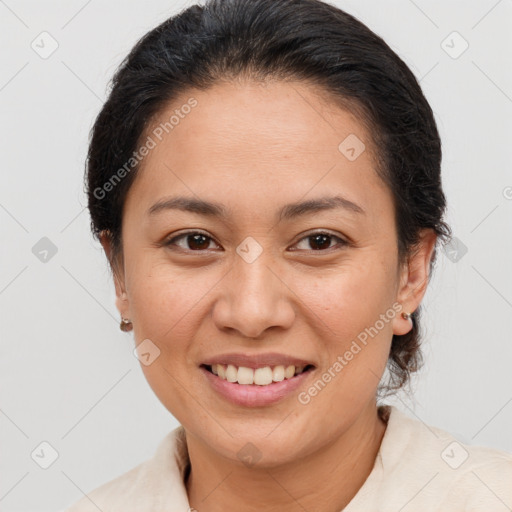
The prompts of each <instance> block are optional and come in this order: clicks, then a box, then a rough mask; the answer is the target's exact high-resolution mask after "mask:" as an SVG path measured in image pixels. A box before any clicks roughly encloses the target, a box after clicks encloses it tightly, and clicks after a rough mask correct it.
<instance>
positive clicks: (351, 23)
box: [85, 0, 451, 391]
mask: <svg viewBox="0 0 512 512" xmlns="http://www.w3.org/2000/svg"><path fill="white" fill-rule="evenodd" d="M238 78H248V79H251V80H265V79H274V80H301V81H303V82H305V83H310V84H316V85H318V86H321V88H322V91H324V92H325V93H326V94H327V95H328V96H329V97H330V98H331V99H332V101H333V102H337V104H338V105H340V107H342V108H345V109H349V110H351V111H352V112H354V113H356V114H357V116H358V118H359V120H360V121H361V122H363V123H364V124H365V126H368V127H369V128H370V131H369V133H370V134H371V136H372V139H373V140H372V143H373V147H375V148H376V154H377V155H378V159H377V160H376V161H377V162H378V165H376V167H377V168H376V172H377V173H378V175H379V176H380V177H381V178H382V179H383V181H384V182H385V183H386V184H387V186H388V187H389V189H390V190H391V192H392V195H393V199H394V206H395V219H396V228H397V244H398V246H397V250H398V255H399V261H400V262H401V263H403V262H404V261H406V260H407V257H408V256H409V255H410V254H411V251H412V250H414V248H415V247H416V245H417V243H418V241H419V235H420V230H421V229H422V228H432V229H433V230H434V231H435V232H436V234H437V235H438V242H439V240H441V239H446V238H449V237H450V235H451V230H450V228H449V226H448V225H447V224H446V223H445V222H444V221H443V215H444V210H445V207H446V205H445V196H444V194H443V190H442V186H441V174H440V171H441V141H440V138H439V134H438V131H437V127H436V123H435V120H434V116H433V112H432V109H431V107H430V105H429V104H428V102H427V100H426V99H425V97H424V95H423V93H422V90H421V88H420V85H419V83H418V81H417V80H416V78H415V77H414V75H413V73H412V72H411V71H410V69H409V68H408V67H407V65H406V64H405V63H404V62H403V61H402V60H401V59H400V58H399V57H398V56H397V55H396V53H394V52H393V51H392V50H391V48H390V47H389V46H388V45H387V44H386V43H385V42H384V41H383V40H382V38H380V37H379V36H377V35H376V34H375V33H374V32H372V31H371V30H370V29H369V28H368V27H366V26H365V25H364V24H363V23H361V22H360V21H358V20H357V19H356V18H354V17H353V16H351V15H349V14H347V13H345V12H343V11H342V10H340V9H338V8H337V7H334V6H332V5H330V4H327V3H325V2H322V1H320V0H209V1H207V2H206V3H205V5H204V6H199V5H194V6H191V7H189V8H187V9H185V10H183V11H182V12H180V13H179V14H177V15H175V16H173V17H171V18H169V19H168V20H166V21H165V22H163V23H162V24H160V25H159V26H157V27H156V28H154V29H153V30H151V31H150V32H148V33H147V34H146V35H144V37H142V39H140V40H139V41H138V42H137V44H136V45H135V46H134V47H133V49H132V50H131V52H130V53H129V55H128V56H127V57H126V58H125V59H124V61H123V62H122V63H121V65H120V67H119V68H118V70H117V71H116V73H115V75H114V77H113V79H112V87H111V91H110V94H109V97H108V100H107V101H106V103H105V105H104V106H103V108H102V110H101V112H100V113H99V115H98V117H97V119H96V121H95V124H94V126H93V128H92V131H91V139H90V146H89V152H88V157H87V165H86V176H85V178H86V189H87V194H88V207H89V211H90V214H91V219H92V220H91V228H92V232H93V234H94V236H95V237H96V238H99V236H100V234H101V233H102V232H104V233H106V234H107V235H108V236H109V237H110V239H111V244H112V249H113V257H111V260H110V263H111V264H113V262H114V261H117V260H118V258H120V259H122V237H121V220H122V213H123V205H124V202H125V197H126V194H127V192H128V190H129V188H130V186H131V184H132V183H133V180H134V177H135V175H136V172H137V169H138V168H139V167H140V165H139V164H138V162H136V159H134V152H135V151H136V150H137V148H138V147H139V146H140V144H141V142H142V140H143V137H144V136H145V133H146V130H147V129H148V127H149V126H150V125H151V121H152V120H153V119H154V118H155V116H156V115H157V114H158V113H159V112H161V111H162V109H163V108H164V107H166V106H167V105H168V104H169V102H171V101H173V99H174V98H176V96H177V95H178V94H180V93H182V92H183V91H186V90H187V89H189V88H192V87H193V88H198V89H200V90H205V89H208V88H210V87H212V86H213V85H214V84H215V83H216V82H217V83H218V82H219V81H221V80H222V81H224V80H235V79H238ZM127 162H131V163H130V165H129V166H128V167H127ZM121 169H124V172H120V171H121ZM106 184H110V185H109V186H106ZM435 256H436V251H434V254H433V259H432V261H431V265H430V270H431V271H432V269H433V264H434V260H435ZM419 317H420V308H418V309H417V310H416V311H415V312H414V313H413V315H412V319H413V328H412V330H411V331H410V332H409V333H407V334H405V335H403V336H398V335H394V336H393V340H392V346H391V351H390V354H389V360H388V369H389V370H390V377H389V382H388V383H387V384H386V385H385V386H382V387H381V388H380V391H382V390H386V391H392V390H394V389H398V388H400V387H401V386H403V384H405V383H406V382H407V380H408V379H409V376H410V373H411V372H413V371H416V370H417V369H418V368H419V366H420V365H421V352H420V339H421V333H420V324H419Z"/></svg>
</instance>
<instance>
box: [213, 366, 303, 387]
mask: <svg viewBox="0 0 512 512" xmlns="http://www.w3.org/2000/svg"><path fill="white" fill-rule="evenodd" d="M211 368H212V372H213V373H214V374H215V375H218V376H219V377H220V378H221V379H224V380H227V381H228V382H238V384H257V385H259V386H266V385H268V384H271V383H272V382H280V381H282V380H284V379H291V378H292V377H293V376H294V375H298V374H299V373H302V371H303V370H304V368H305V366H297V367H295V366H294V365H293V364H291V365H289V366H284V365H278V366H275V367H274V368H271V367H270V366H264V367H263V368H257V369H256V370H253V369H252V368H247V367H246V366H240V367H237V366H234V365H232V364H228V365H227V366H226V365H225V364H213V365H212V366H211Z"/></svg>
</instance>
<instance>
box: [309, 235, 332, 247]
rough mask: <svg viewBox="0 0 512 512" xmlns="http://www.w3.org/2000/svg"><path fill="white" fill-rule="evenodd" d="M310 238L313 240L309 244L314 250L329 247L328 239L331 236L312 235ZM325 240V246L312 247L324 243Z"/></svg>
mask: <svg viewBox="0 0 512 512" xmlns="http://www.w3.org/2000/svg"><path fill="white" fill-rule="evenodd" d="M311 238H313V240H314V243H313V244H311V245H312V247H313V249H314V250H318V249H322V248H323V249H325V248H329V245H330V244H329V239H330V238H331V237H330V235H312V237H311ZM322 242H323V243H322ZM325 242H327V247H314V246H315V245H322V246H323V245H325Z"/></svg>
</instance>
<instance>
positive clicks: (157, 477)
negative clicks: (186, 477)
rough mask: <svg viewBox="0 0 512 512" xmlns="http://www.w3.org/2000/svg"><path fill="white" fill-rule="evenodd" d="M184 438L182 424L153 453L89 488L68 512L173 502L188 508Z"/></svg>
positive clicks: (150, 507) (140, 509) (152, 507)
mask: <svg viewBox="0 0 512 512" xmlns="http://www.w3.org/2000/svg"><path fill="white" fill-rule="evenodd" d="M183 441H184V430H183V427H182V426H179V427H177V428H176V429H174V430H173V431H171V432H169V433H168V434H167V435H166V436H165V437H164V439H163V440H162V441H161V442H160V443H159V445H158V447H157V449H156V451H155V454H154V455H153V457H151V458H150V459H148V460H146V461H144V462H142V463H141V464H139V465H137V466H135V467H134V468H132V469H130V470H129V471H127V472H126V473H123V474H122V475H120V476H118V477H116V478H114V479H112V480H110V481H108V482H106V483H104V484H103V485H101V486H100V487H97V488H96V489H94V490H92V491H90V492H88V493H87V494H86V495H84V496H83V497H82V498H81V499H80V500H79V501H77V502H76V503H74V504H73V505H71V507H69V508H67V509H65V511H64V512H98V510H102V512H111V511H118V510H123V512H131V511H133V512H135V511H137V512H143V511H145V510H156V509H157V508H159V507H165V506H168V505H169V503H172V504H175V503H176V504H178V503H179V504H180V505H182V508H183V510H187V508H186V507H187V506H188V502H186V501H184V500H186V491H185V488H184V484H183V479H182V477H183V469H184V466H183V463H184V458H183V453H184V452H183ZM181 502H183V504H181Z"/></svg>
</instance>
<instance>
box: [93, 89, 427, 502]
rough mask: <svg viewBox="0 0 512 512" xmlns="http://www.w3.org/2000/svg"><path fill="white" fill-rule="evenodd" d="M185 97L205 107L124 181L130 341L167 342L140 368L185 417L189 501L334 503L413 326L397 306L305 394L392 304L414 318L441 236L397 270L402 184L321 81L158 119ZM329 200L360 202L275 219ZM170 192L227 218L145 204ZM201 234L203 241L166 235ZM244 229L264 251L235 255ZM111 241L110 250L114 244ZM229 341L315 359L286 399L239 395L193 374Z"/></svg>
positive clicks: (364, 471)
mask: <svg viewBox="0 0 512 512" xmlns="http://www.w3.org/2000/svg"><path fill="white" fill-rule="evenodd" d="M190 97H193V98H195V99H196V100H197V101H198V105H197V106H196V107H195V108H194V109H192V111H191V112H190V113H189V114H188V115H187V116H185V117H184V118H183V119H181V120H180V123H179V125H177V126H176V127H175V128H174V129H173V130H172V131H170V132H169V134H168V135H167V136H166V137H165V138H163V140H162V141H161V142H158V144H157V146H156V147H155V148H154V149H152V150H151V151H150V153H149V155H147V156H146V157H145V159H144V161H143V166H142V168H141V169H140V173H139V175H138V176H137V179H136V180H135V182H134V184H133V185H132V187H131V189H130V191H129V194H128V197H127V200H126V203H125V208H124V212H123V224H122V234H123V261H119V262H113V266H114V270H115V286H116V293H117V307H118V309H119V312H120V313H121V314H122V315H123V316H124V317H125V318H129V319H130V320H131V321H132V323H133V326H134V337H135V342H136V344H138V343H140V342H141V341H142V340H145V339H147V338H149V339H150V340H151V341H152V342H153V343H154V344H155V345H157V346H158V347H159V349H160V350H161V353H160V356H159V357H158V358H157V359H156V360H155V361H154V362H153V363H152V364H151V365H149V366H144V365H141V367H142V370H143V371H144V374H145V377H146V378H147V380H148V382H149V384H150V386H151V387H152V389H153V390H154V392H155V394H156V395H157V396H158V398H159V399H160V401H161V402H162V404H163V405H164V406H165V407H166V408H167V409H168V410H169V411H170V412H171V413H172V414H173V415H174V416H175V417H176V418H177V419H178V421H179V422H180V423H181V424H182V425H183V426H184V427H185V430H186V433H187V443H188V448H189V454H190V458H191V465H192V470H191V474H190V477H189V478H188V480H187V482H186V487H187V492H188V495H189V500H190V505H191V507H194V508H196V509H197V510H198V511H200V512H206V511H216V510H237V509H243V510H258V511H260V510H265V511H273V510H276V511H277V510H279V511H281V512H282V511H283V510H285V511H295V510H301V511H302V510H304V509H305V510H311V511H312V510H323V511H330V510H332V511H339V510H341V509H342V508H343V507H344V506H346V504H347V503H348V502H349V501H350V500H351V499H352V497H353V496H354V495H355V494H356V493H357V491H358V490H359V488H360V487H361V486H362V484H363V483H364V481H365V479H366V478H367V477H368V475H369V473H370V472H371V469H372V467H373V464H374V461H375V457H376V455H377V452H378V450H379V446H380V443H381V440H382V437H383V435H384V432H385V424H384V423H383V422H382V421H381V420H380V418H379V417H378V415H377V409H376V401H375V394H376V390H377V386H378V384H379V380H380V377H381V376H382V374H383V372H384V369H385V365H386V361H387V357H388V354H389V350H390V345H391V339H392V335H393V334H405V333H406V332H408V331H409V330H410V329H411V327H412V324H411V321H410V320H405V319H403V318H402V317H401V316H400V314H399V313H397V314H396V315H395V317H394V318H393V319H392V320H390V321H388V322H386V323H385V325H384V327H383V328H382V329H381V330H380V331H379V332H378V334H377V335H376V336H374V337H373V338H370V341H369V342H368V344H367V345H366V346H364V348H363V349H362V350H361V351H360V352H359V353H357V355H355V356H354V358H353V359H352V360H351V361H350V362H348V364H347V365H346V366H345V367H344V368H343V370H342V371H341V372H339V373H338V374H337V375H336V377H335V378H334V379H332V381H331V382H330V383H328V384H327V385H326V386H325V387H324V389H322V390H321V391H320V392H319V393H318V394H317V395H316V396H315V397H314V398H313V399H312V400H311V401H310V403H308V404H307V405H303V404H301V403H299V401H298V400H297V394H298V392H300V391H304V390H307V388H308V387H310V386H311V385H312V384H313V383H314V382H315V381H316V380H317V379H318V378H319V376H320V375H321V374H322V373H323V372H325V371H327V370H328V368H330V367H332V366H333V364H334V362H335V361H336V360H337V357H338V356H340V355H343V354H344V353H345V352H346V350H348V348H349V347H350V345H351V343H352V341H353V340H354V339H356V338H357V336H358V334H359V333H361V332H362V331H364V329H365V328H367V327H370V326H373V325H374V324H375V323H376V321H377V320H378V319H379V315H381V314H384V313H385V312H386V311H389V310H390V309H391V310H392V305H393V303H396V302H398V303H400V304H402V306H403V310H404V311H407V312H412V311H414V310H415V309H416V308H417V307H418V305H419V304H420V302H421V300H422V297H423V295H424V293H425V291H426V285H427V278H428V271H429V261H430V258H431V256H432V251H433V249H434V244H435V234H434V233H433V232H432V231H431V230H425V231H424V233H423V237H422V240H421V243H420V245H419V246H418V249H417V251H415V253H414V255H413V256H412V257H411V259H410V261H409V263H408V264H406V265H404V266H402V267H399V265H398V259H397V257H398V256H397V240H396V230H395V223H394V208H393V202H392V196H391V192H390V191H389V189H388V188H387V187H386V186H385V185H384V183H383V182H382V181H381V180H380V178H379V177H378V176H377V174H376V173H375V171H374V163H373V160H372V157H371V151H370V148H371V139H370V136H369V134H368V133H367V132H366V130H365V128H364V125H363V124H362V123H360V122H358V120H357V119H356V118H355V117H354V116H353V115H352V114H350V113H349V112H347V111H346V110H342V109H341V108H336V107H334V106H333V104H332V103H327V102H326V101H325V96H322V94H321V91H319V90H316V89H315V88H314V86H312V85H308V84H304V83H298V82H297V83H291V82H289V83H284V82H269V83H266V84H260V83H259V84H256V83H253V82H236V83H231V82H226V83H222V84H218V85H215V86H214V87H212V88H210V89H209V90H207V91H197V90H189V91H187V92H186V94H183V95H181V96H180V97H179V98H177V99H175V101H173V103H172V105H169V106H168V108H166V109H165V111H162V112H161V113H160V115H159V116H158V118H157V119H155V120H154V126H156V125H158V123H160V122H165V121H166V120H168V119H169V117H170V115H172V112H173V110H174V109H175V108H177V107H179V106H180V105H183V104H185V103H186V102H187V100H188V99H189V98H190ZM322 98H323V99H322ZM350 134H355V135H356V136H357V137H358V138H359V139H360V140H362V141H363V142H364V144H365V145H366V150H365V151H364V152H363V153H362V154H361V155H360V156H359V157H358V158H357V159H356V160H354V161H350V160H349V159H347V158H346V157H345V156H344V155H343V154H342V153H341V152H340V150H339V149H338V146H339V144H340V143H341V142H342V141H343V140H344V139H345V138H346V137H347V136H348V135H350ZM336 194H339V195H343V196H344V197H346V198H348V199H349V200H351V201H353V202H355V203H357V204H358V205H360V206H361V208H363V209H364V211H365V214H364V215H362V214H357V213H355V212H351V211H349V210H344V209H334V210H326V211H320V212H315V213H313V214H309V215H305V216H303V217H298V218H295V219H292V220H287V221H284V220H282V221H280V222H278V221H277V220H276V215H277V213H276V212H278V210H280V208H281V207H282V206H283V205H284V204H287V203H291V202H296V201H299V200H307V199H316V198H319V197H324V196H329V197H331V196H334V195H336ZM175 195H185V196H187V197H194V198H196V199H203V200H209V201H214V202H220V203H222V204H224V205H225V206H226V207H227V208H229V209H230V212H231V215H230V216H229V217H228V219H226V220H225V221H222V220H219V219H215V218H209V217H205V216H202V215H199V214H196V213H190V212H182V211H178V210H168V211H162V212H160V213H158V214H157V215H154V216H148V215H147V213H146V212H147V210H148V209H149V208H150V207H151V206H152V205H153V204H154V203H156V202H157V201H158V200H160V199H162V198H167V197H170V196H175ZM196 229H198V230H200V231H202V232H204V233H205V234H206V235H207V236H209V237H210V238H209V239H208V238H207V239H206V240H203V241H202V244H201V243H199V244H198V243H197V242H196V244H195V245H194V239H193V238H192V239H191V238H190V237H189V238H188V239H187V238H186V237H183V238H181V239H180V240H178V241H175V242H174V245H170V246H165V245H164V244H163V243H164V242H165V240H168V239H170V238H171V235H172V236H178V234H183V232H184V231H186V230H192V231H194V230H196ZM316 231H327V232H328V233H330V234H332V235H333V236H334V237H336V236H339V237H340V238H341V239H342V240H346V241H348V242H349V243H348V244H346V245H341V244H340V241H339V240H338V239H337V238H331V239H327V241H326V242H325V245H320V247H321V248H320V249H317V250H314V248H315V247H318V245H316V246H315V240H314V239H313V240H312V239H311V238H308V237H306V235H311V234H312V233H314V232H316ZM248 236H250V237H253V238H254V239H255V240H257V242H258V243H259V244H260V246H261V248H262V253H261V255H260V256H259V257H258V258H257V259H256V260H255V261H253V262H252V263H247V262H246V261H244V259H242V258H241V257H240V256H239V255H238V254H237V252H236V248H237V246H239V244H240V243H241V242H242V241H243V240H244V239H245V238H246V237H248ZM102 244H103V246H104V248H105V251H106V253H107V256H109V258H110V255H111V252H110V246H109V242H108V239H107V238H103V239H102ZM324 247H325V248H324ZM291 248H295V250H291ZM226 352H244V353H247V354H256V353H264V352H280V353H283V354H290V355H294V356H298V357H302V358H304V359H306V360H308V361H310V362H311V363H312V364H314V365H315V366H316V369H315V371H314V372H312V373H311V374H310V375H309V376H308V380H307V381H306V382H305V383H304V385H303V386H302V387H301V388H300V389H299V390H298V391H297V392H294V393H292V394H291V395H290V396H288V397H286V398H285V399H283V400H281V401H280V402H278V403H276V404H273V405H270V406H266V407H257V408H249V407H241V406H236V405H233V404H231V403H230V402H228V401H226V400H225V399H224V398H223V397H221V396H220V395H218V394H217V393H216V392H215V391H214V390H213V389H212V388H211V387H210V385H209V383H208V382H207V380H206V379H205V378H204V375H203V374H202V372H201V371H200V369H199V365H200V364H201V362H202V361H204V360H205V359H206V358H208V357H211V356H214V355H216V354H220V353H226ZM248 442H251V443H252V444H254V445H255V446H256V447H257V449H258V450H259V452H260V453H261V459H260V460H259V461H258V462H257V463H256V464H255V465H254V466H252V467H247V466H246V465H244V464H243V463H242V461H241V460H240V459H239V457H238V456H237V452H238V451H239V450H240V449H241V448H242V447H244V446H245V445H246V443H248ZM340 483H342V485H340Z"/></svg>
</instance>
